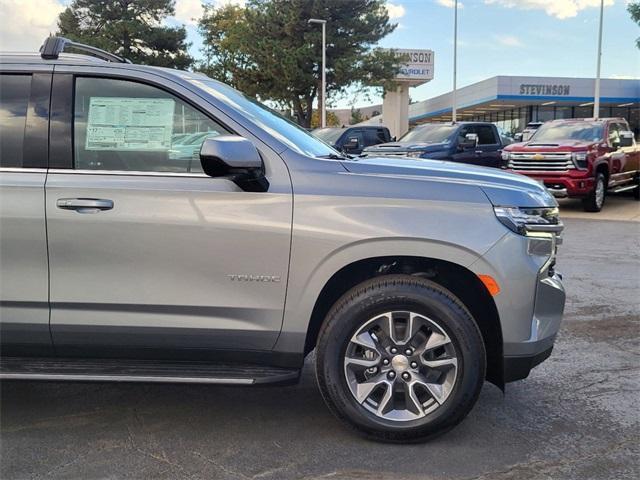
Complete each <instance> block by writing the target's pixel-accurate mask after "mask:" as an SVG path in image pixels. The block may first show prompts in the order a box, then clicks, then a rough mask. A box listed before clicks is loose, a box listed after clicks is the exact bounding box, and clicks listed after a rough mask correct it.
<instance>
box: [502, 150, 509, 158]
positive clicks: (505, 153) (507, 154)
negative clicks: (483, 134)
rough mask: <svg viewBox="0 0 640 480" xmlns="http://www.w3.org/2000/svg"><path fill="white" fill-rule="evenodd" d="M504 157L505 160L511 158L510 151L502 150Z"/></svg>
mask: <svg viewBox="0 0 640 480" xmlns="http://www.w3.org/2000/svg"><path fill="white" fill-rule="evenodd" d="M502 159H503V160H511V154H510V153H509V152H505V151H504V150H503V151H502Z"/></svg>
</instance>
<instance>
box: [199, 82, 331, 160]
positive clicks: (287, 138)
mask: <svg viewBox="0 0 640 480" xmlns="http://www.w3.org/2000/svg"><path fill="white" fill-rule="evenodd" d="M189 81H190V82H191V83H193V84H194V85H197V86H198V87H199V88H201V89H203V90H204V91H206V92H207V93H209V94H210V95H212V96H214V97H215V98H217V99H218V100H220V101H221V102H223V103H225V104H226V105H228V106H229V107H231V108H233V109H234V110H238V111H240V113H242V114H243V115H244V116H245V117H247V118H248V119H249V120H251V121H252V122H254V123H255V124H256V125H258V126H259V127H260V128H262V129H263V130H265V131H266V132H268V133H269V134H270V135H272V136H273V137H275V138H276V139H278V140H279V141H280V142H282V143H283V144H285V145H286V146H288V147H289V148H291V149H292V150H295V151H296V152H298V153H302V154H304V155H309V156H313V157H332V156H340V153H339V152H337V151H336V150H334V149H333V148H331V147H330V146H329V145H327V144H326V143H324V142H322V141H320V140H318V139H317V138H316V137H314V136H313V135H311V134H310V133H309V132H307V131H306V130H304V129H303V128H301V127H299V126H298V125H297V124H295V123H294V122H292V121H291V120H288V119H286V118H285V117H283V116H282V115H280V114H279V113H278V112H276V111H274V110H272V109H270V108H269V107H266V106H265V105H263V104H262V103H260V102H258V101H257V100H255V99H253V98H251V97H249V96H247V95H245V94H243V93H241V92H239V91H238V90H235V89H233V88H231V87H229V86H228V85H225V84H224V83H220V82H217V81H215V80H206V79H202V77H200V78H197V79H196V78H193V77H192V78H190V79H189Z"/></svg>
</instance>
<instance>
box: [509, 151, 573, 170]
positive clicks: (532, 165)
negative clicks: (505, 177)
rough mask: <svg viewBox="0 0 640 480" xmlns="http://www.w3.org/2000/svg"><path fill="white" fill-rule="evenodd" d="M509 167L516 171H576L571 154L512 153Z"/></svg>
mask: <svg viewBox="0 0 640 480" xmlns="http://www.w3.org/2000/svg"><path fill="white" fill-rule="evenodd" d="M508 167H509V168H510V169H512V170H515V171H553V172H566V171H567V170H575V169H576V165H575V163H574V162H573V156H572V154H571V153H570V152H510V153H509V163H508Z"/></svg>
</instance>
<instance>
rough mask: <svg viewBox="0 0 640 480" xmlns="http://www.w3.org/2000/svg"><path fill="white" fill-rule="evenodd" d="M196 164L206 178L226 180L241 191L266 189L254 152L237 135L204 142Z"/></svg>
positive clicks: (261, 168) (258, 159)
mask: <svg viewBox="0 0 640 480" xmlns="http://www.w3.org/2000/svg"><path fill="white" fill-rule="evenodd" d="M200 163H201V164H202V170H203V171H204V173H206V174H207V175H209V176H210V177H225V178H228V179H229V180H231V181H233V182H234V183H235V184H236V185H238V186H239V187H240V188H242V189H243V190H245V191H248V192H265V191H266V190H267V189H268V188H269V182H268V181H267V179H266V178H265V176H264V172H263V166H262V158H261V157H260V153H259V152H258V149H257V148H256V147H255V146H254V145H253V143H251V142H250V141H249V140H247V139H246V138H243V137H240V136H238V135H220V136H217V137H211V138H207V139H205V141H204V142H203V143H202V147H201V148H200Z"/></svg>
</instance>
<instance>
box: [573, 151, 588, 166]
mask: <svg viewBox="0 0 640 480" xmlns="http://www.w3.org/2000/svg"><path fill="white" fill-rule="evenodd" d="M571 157H572V158H573V163H575V165H576V167H578V168H587V153H586V152H577V153H573V154H571Z"/></svg>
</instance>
